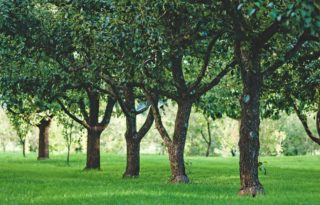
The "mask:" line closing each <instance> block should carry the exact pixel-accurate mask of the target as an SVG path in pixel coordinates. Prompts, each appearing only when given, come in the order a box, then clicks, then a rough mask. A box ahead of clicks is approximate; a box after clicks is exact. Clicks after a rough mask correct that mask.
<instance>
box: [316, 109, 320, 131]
mask: <svg viewBox="0 0 320 205" xmlns="http://www.w3.org/2000/svg"><path fill="white" fill-rule="evenodd" d="M319 106H320V105H319ZM316 123H317V131H318V136H319V137H320V110H319V111H318V112H317V122H316Z"/></svg>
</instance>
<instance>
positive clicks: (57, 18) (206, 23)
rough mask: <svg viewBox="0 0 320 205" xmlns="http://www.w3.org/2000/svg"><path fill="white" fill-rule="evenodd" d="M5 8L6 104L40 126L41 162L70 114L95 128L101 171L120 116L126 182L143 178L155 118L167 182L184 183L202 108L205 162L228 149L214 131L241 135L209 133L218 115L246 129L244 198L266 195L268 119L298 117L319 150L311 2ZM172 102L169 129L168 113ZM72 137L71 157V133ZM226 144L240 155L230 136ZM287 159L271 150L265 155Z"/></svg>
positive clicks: (317, 21) (91, 139) (0, 61)
mask: <svg viewBox="0 0 320 205" xmlns="http://www.w3.org/2000/svg"><path fill="white" fill-rule="evenodd" d="M0 5H1V7H0V12H1V14H2V15H1V17H0V46H1V47H0V48H1V50H0V53H1V56H0V67H1V70H0V90H1V101H2V104H3V107H4V109H6V110H7V111H9V112H11V113H13V114H14V116H15V117H20V118H21V120H25V121H28V122H32V123H33V122H34V123H33V124H34V125H37V126H38V127H39V130H40V135H39V159H42V158H48V153H49V152H48V143H47V142H48V128H49V126H50V124H51V119H52V117H53V116H54V115H57V114H58V113H59V111H63V112H64V113H65V114H66V115H67V116H69V117H70V119H72V120H73V121H74V122H77V123H78V124H79V125H81V126H82V127H83V128H84V129H86V130H87V144H86V147H87V161H86V169H100V141H101V139H100V138H101V135H102V132H103V131H104V130H105V129H106V128H107V127H108V126H109V124H110V120H111V118H112V115H113V113H114V111H115V110H116V111H117V112H116V113H117V114H123V115H124V116H125V121H126V128H125V130H126V131H125V134H124V135H125V140H126V150H127V166H126V170H125V173H124V176H129V177H136V176H138V175H139V172H140V164H139V162H140V161H139V159H140V158H139V157H140V156H139V154H140V144H141V140H142V138H144V136H146V135H147V133H148V131H149V130H150V129H151V127H152V124H153V121H155V126H156V129H157V130H158V132H159V134H160V136H161V138H162V140H163V145H164V146H165V147H166V148H167V151H168V155H169V161H170V168H171V179H170V181H171V182H173V183H188V182H189V178H188V176H187V173H186V167H185V162H184V154H185V144H186V141H187V139H188V138H187V136H188V134H187V133H188V128H189V123H194V124H193V126H194V127H197V125H198V124H200V123H198V122H197V120H194V121H190V119H191V120H192V119H197V118H190V115H191V113H192V108H193V107H194V106H196V108H197V110H198V111H201V113H202V114H203V115H204V117H205V119H206V128H205V129H207V132H208V134H207V135H208V137H206V136H205V134H204V133H205V132H204V131H203V128H201V124H200V126H199V127H200V128H199V127H198V128H195V129H193V130H196V131H195V132H194V133H191V134H192V136H200V137H201V136H202V138H203V141H205V142H206V144H207V145H206V147H207V149H206V152H207V155H209V152H210V149H211V146H212V140H213V138H215V139H214V142H216V144H215V146H216V147H215V148H217V149H218V148H219V147H221V146H225V144H228V143H225V141H224V140H222V139H221V137H220V138H219V137H218V136H215V137H214V136H213V133H215V135H223V134H225V135H226V133H227V134H228V135H232V136H235V134H234V131H232V132H231V131H230V132H229V130H233V128H229V130H228V132H224V131H221V130H219V129H218V128H217V127H216V128H214V129H212V128H213V127H211V120H215V121H216V122H217V124H219V123H221V124H223V121H221V122H219V123H218V121H219V120H218V119H219V118H222V117H223V118H224V119H226V117H225V116H228V117H230V118H233V119H235V120H236V121H232V123H231V120H230V121H228V120H226V121H225V122H226V123H230V127H235V126H233V125H234V124H239V122H241V123H240V141H239V150H240V182H241V187H240V194H241V195H253V196H255V195H257V194H261V193H263V192H264V190H263V186H262V185H261V183H260V181H259V177H258V165H259V161H258V157H259V151H260V141H259V134H260V118H261V117H276V116H277V115H280V114H281V113H280V110H285V111H287V112H288V113H290V112H291V111H292V110H293V111H295V112H296V114H297V115H298V117H299V119H300V121H301V122H302V125H303V127H304V129H305V131H306V133H307V134H308V136H309V137H310V138H311V139H312V140H313V141H315V142H317V143H319V138H318V137H317V136H315V135H314V134H313V132H312V131H311V130H310V128H309V125H308V123H307V120H306V119H307V117H306V115H305V112H306V111H316V112H317V113H318V114H317V117H316V123H317V124H316V125H317V132H318V133H320V125H319V122H320V117H319V116H320V114H319V113H320V111H319V104H320V102H319V95H320V94H319V71H318V70H319V69H317V68H318V66H319V51H318V50H319V43H318V41H319V27H320V26H319V25H320V18H319V8H318V6H319V5H317V4H315V3H313V2H312V1H296V2H291V1H280V2H266V1H240V2H239V1H233V0H223V1H166V0H163V1H137V2H131V1H127V0H121V1H95V0H92V1H56V0H50V1H37V0H25V1H9V2H8V1H0ZM241 90H242V91H241ZM239 98H240V104H239V103H238V102H237V101H238V100H239ZM261 105H262V106H261ZM170 106H171V107H170ZM149 107H150V109H149ZM172 107H174V108H175V109H172V110H174V113H175V114H171V116H170V117H171V118H170V119H168V120H167V124H169V125H171V126H172V131H171V130H169V129H168V126H167V124H166V122H165V116H164V115H165V113H166V111H167V109H170V108H172ZM289 107H291V108H289ZM118 108H120V110H121V111H120V110H119V109H118ZM172 110H171V111H172ZM147 111H148V114H146V115H143V113H144V112H147ZM261 111H262V112H261ZM172 113H173V112H172ZM33 116H36V117H34V118H33ZM141 116H143V118H144V120H142V122H141V121H140V122H141V123H140V122H138V119H139V118H140V119H141ZM172 118H175V121H173V120H172ZM16 121H17V122H18V120H16ZM60 122H62V123H63V124H64V125H65V127H70V126H73V123H69V121H66V120H61V121H60ZM234 122H235V123H234ZM170 123H171V124H170ZM231 124H232V126H231ZM138 127H140V129H138ZM169 127H170V126H169ZM21 128H23V127H22V126H21ZM78 129H80V128H78ZM279 130H281V129H280V128H279ZM189 131H190V130H189ZM263 131H264V132H265V133H266V135H268V133H269V134H270V133H271V134H270V135H271V136H273V135H274V137H270V138H264V140H265V141H264V142H268V144H281V143H283V142H285V139H284V138H285V135H284V134H283V133H281V132H280V131H279V132H277V130H275V131H274V132H268V131H267V129H266V130H263ZM195 133H196V134H195ZM64 134H65V136H66V139H67V147H68V149H67V150H68V156H69V152H70V147H71V146H70V145H71V144H70V143H71V141H72V140H71V138H72V137H71V134H72V131H67V130H65V133H64ZM191 134H189V135H191ZM21 136H22V135H21ZM233 138H234V137H233ZM21 139H22V138H21ZM288 139H289V138H287V141H290V140H288ZM192 140H193V139H192ZM195 141H196V140H194V141H193V142H192V143H193V144H192V143H191V146H195V145H194V144H195ZM228 146H229V147H228ZM228 146H226V147H228V149H230V153H231V154H232V155H235V154H236V149H235V148H234V147H235V145H234V140H232V141H231V143H229V144H228ZM280 152H281V149H279V147H274V149H272V148H270V147H268V146H265V147H264V153H266V154H279V153H280Z"/></svg>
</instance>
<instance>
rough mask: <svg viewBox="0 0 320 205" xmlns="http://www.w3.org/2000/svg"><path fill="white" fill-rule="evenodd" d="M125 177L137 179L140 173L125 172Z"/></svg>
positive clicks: (123, 176)
mask: <svg viewBox="0 0 320 205" xmlns="http://www.w3.org/2000/svg"><path fill="white" fill-rule="evenodd" d="M122 178H123V179H137V178H139V174H130V173H124V174H123V175H122Z"/></svg>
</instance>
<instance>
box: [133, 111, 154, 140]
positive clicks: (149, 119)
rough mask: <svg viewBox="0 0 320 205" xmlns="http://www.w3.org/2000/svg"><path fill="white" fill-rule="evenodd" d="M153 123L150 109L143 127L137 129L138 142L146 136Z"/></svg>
mask: <svg viewBox="0 0 320 205" xmlns="http://www.w3.org/2000/svg"><path fill="white" fill-rule="evenodd" d="M153 121H154V117H153V111H152V108H150V110H149V112H148V115H147V118H146V120H145V122H144V123H143V125H142V126H141V128H140V129H139V131H138V133H137V135H138V138H139V140H141V139H142V138H143V137H144V136H145V135H146V134H147V132H148V131H149V130H150V128H151V126H152V124H153Z"/></svg>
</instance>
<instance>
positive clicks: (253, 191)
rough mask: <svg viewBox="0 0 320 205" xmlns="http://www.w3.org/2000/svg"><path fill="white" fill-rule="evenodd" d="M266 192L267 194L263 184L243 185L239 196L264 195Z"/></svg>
mask: <svg viewBox="0 0 320 205" xmlns="http://www.w3.org/2000/svg"><path fill="white" fill-rule="evenodd" d="M264 194H265V192H264V189H263V187H262V185H258V186H251V187H243V188H241V189H240V191H239V193H238V195H239V196H252V197H256V196H259V195H264Z"/></svg>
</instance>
